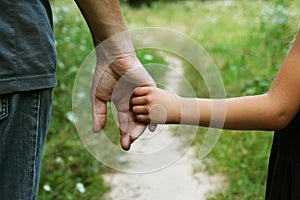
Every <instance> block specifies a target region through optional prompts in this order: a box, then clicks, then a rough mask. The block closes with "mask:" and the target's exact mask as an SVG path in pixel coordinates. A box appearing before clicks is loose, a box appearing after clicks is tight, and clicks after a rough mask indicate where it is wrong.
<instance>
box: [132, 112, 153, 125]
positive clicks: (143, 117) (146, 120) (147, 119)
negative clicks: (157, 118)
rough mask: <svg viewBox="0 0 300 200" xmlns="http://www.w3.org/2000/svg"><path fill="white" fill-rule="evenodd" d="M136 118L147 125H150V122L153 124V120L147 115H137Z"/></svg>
mask: <svg viewBox="0 0 300 200" xmlns="http://www.w3.org/2000/svg"><path fill="white" fill-rule="evenodd" d="M134 118H135V120H137V121H139V122H142V123H146V124H150V122H151V118H150V116H149V115H147V114H138V115H135V117H134Z"/></svg>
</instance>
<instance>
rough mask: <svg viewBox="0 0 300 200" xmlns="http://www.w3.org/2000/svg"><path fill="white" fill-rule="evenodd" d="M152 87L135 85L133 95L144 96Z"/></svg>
mask: <svg viewBox="0 0 300 200" xmlns="http://www.w3.org/2000/svg"><path fill="white" fill-rule="evenodd" d="M151 88H152V87H137V88H135V89H134V91H133V96H144V95H146V94H148V93H149V92H150V90H151Z"/></svg>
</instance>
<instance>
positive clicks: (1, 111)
mask: <svg viewBox="0 0 300 200" xmlns="http://www.w3.org/2000/svg"><path fill="white" fill-rule="evenodd" d="M0 101H1V104H0V105H1V107H0V120H2V119H4V118H6V117H7V116H8V97H7V96H2V97H1V96H0Z"/></svg>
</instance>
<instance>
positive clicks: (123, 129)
mask: <svg viewBox="0 0 300 200" xmlns="http://www.w3.org/2000/svg"><path fill="white" fill-rule="evenodd" d="M76 3H77V5H78V7H79V8H80V10H81V13H82V14H83V16H84V18H85V20H86V22H87V24H88V26H89V28H90V31H91V34H92V37H93V41H94V45H95V47H96V53H97V66H96V70H95V74H94V79H93V84H92V88H91V95H90V97H91V101H92V106H93V113H92V116H93V131H94V132H99V131H101V130H102V129H103V128H104V126H105V123H106V118H107V106H106V103H107V102H109V101H113V102H114V104H115V105H116V108H117V111H118V120H119V124H120V134H121V145H122V147H123V149H124V150H128V149H129V148H130V145H131V143H132V142H133V141H134V140H136V139H137V138H138V137H139V136H140V135H141V134H142V133H143V132H144V130H145V128H146V125H145V124H144V123H140V122H137V121H135V120H134V118H133V114H132V112H131V111H130V110H129V100H130V96H131V94H132V91H133V89H134V88H136V87H137V86H149V87H152V86H155V83H154V81H153V79H152V78H151V76H150V75H149V74H148V73H147V72H146V71H145V70H144V68H143V66H142V64H141V63H140V61H139V60H138V58H137V57H136V54H135V52H134V48H133V45H132V42H131V38H130V35H129V34H128V33H127V32H126V30H127V29H126V25H125V22H124V19H123V17H122V13H121V10H120V5H119V2H118V0H99V1H95V0H76ZM118 34H120V37H114V36H116V35H118ZM137 72H139V75H138V76H136V75H135V74H136V73H137ZM125 75H126V76H127V77H129V79H127V81H123V84H118V82H119V80H121V78H122V77H123V76H125ZM124 80H125V79H124ZM117 85H118V87H117ZM120 85H126V87H123V88H122V87H120ZM150 129H151V130H154V129H155V127H154V126H152V127H151V128H150Z"/></svg>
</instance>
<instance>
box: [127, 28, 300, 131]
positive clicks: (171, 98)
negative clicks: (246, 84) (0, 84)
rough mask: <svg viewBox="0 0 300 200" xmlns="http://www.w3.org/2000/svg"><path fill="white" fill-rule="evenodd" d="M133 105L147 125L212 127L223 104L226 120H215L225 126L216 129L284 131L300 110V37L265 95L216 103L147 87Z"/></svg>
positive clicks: (137, 92)
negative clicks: (218, 106) (214, 114)
mask: <svg viewBox="0 0 300 200" xmlns="http://www.w3.org/2000/svg"><path fill="white" fill-rule="evenodd" d="M131 102H132V106H133V107H132V110H133V113H134V115H135V119H136V120H137V121H140V122H144V123H150V122H151V123H174V124H180V123H181V124H190V125H200V126H210V125H211V124H210V123H211V120H212V113H213V110H212V109H213V108H214V106H213V105H216V104H218V103H220V105H221V104H224V105H225V110H224V111H220V115H222V114H223V115H224V117H225V118H224V119H222V117H220V119H213V120H221V121H222V120H223V121H224V126H223V127H216V128H224V129H234V130H237V129H241V130H246V129H247V130H279V129H282V128H284V127H285V126H286V125H287V124H288V123H289V122H290V121H291V120H292V119H293V117H294V116H295V115H296V113H297V112H298V111H299V109H300V36H299V33H298V36H297V37H296V39H295V42H294V45H293V46H292V48H291V50H290V52H289V54H288V55H287V57H286V59H285V60H284V62H283V64H282V66H281V68H280V70H279V71H278V73H277V75H276V77H275V79H274V81H273V83H272V85H271V87H270V90H269V91H268V93H266V94H261V95H255V96H243V97H237V98H228V99H219V100H213V99H204V98H184V97H179V96H177V95H175V94H173V93H171V92H168V91H164V90H161V89H155V88H148V87H147V88H137V89H136V90H135V91H134V97H133V98H132V101H131ZM197 110H198V112H197ZM222 112H223V113H222ZM160 116H164V117H160ZM217 118H218V117H217ZM216 124H220V123H216ZM221 124H223V123H222V122H221Z"/></svg>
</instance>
